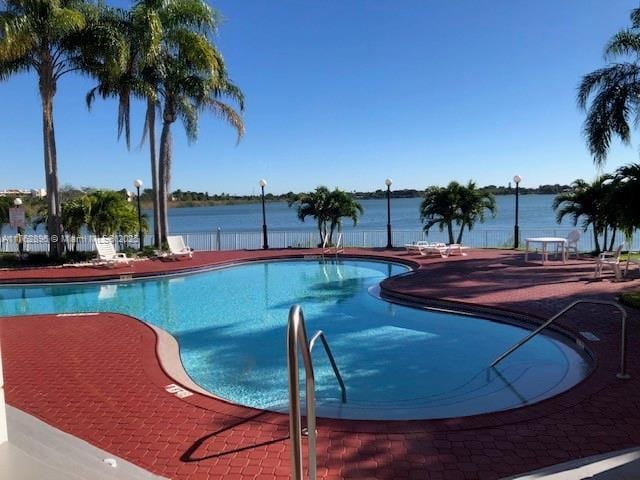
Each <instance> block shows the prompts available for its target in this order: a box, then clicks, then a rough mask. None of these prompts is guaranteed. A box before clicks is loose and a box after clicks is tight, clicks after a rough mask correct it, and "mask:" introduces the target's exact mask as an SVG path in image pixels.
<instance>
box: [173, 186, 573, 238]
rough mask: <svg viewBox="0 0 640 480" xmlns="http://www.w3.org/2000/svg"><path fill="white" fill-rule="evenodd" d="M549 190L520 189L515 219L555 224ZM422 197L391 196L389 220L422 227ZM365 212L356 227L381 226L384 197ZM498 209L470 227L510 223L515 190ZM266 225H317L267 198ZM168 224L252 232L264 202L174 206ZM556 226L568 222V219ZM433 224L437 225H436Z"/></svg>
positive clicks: (184, 229) (367, 204)
mask: <svg viewBox="0 0 640 480" xmlns="http://www.w3.org/2000/svg"><path fill="white" fill-rule="evenodd" d="M553 198H554V196H553V195H521V196H520V209H519V210H520V215H519V217H520V218H519V224H520V227H521V228H523V229H527V228H531V229H553V228H557V227H559V225H558V224H557V223H556V221H555V213H554V211H553V209H552V208H551V205H552V203H553ZM421 202H422V199H421V198H397V199H391V223H392V225H393V228H394V230H421V229H422V224H421V223H420V213H419V207H420V203H421ZM360 203H361V204H362V207H363V208H364V213H363V215H362V217H361V218H360V221H359V222H358V225H357V226H356V227H355V229H356V230H384V229H386V225H387V201H386V199H379V200H378V199H375V200H361V201H360ZM496 204H497V214H496V217H495V218H491V216H490V215H489V216H487V218H486V219H485V222H484V223H482V224H481V223H478V224H477V225H476V226H475V227H474V229H478V230H480V229H482V230H485V229H486V230H502V229H513V225H514V220H515V219H514V216H515V196H514V195H500V196H497V197H496ZM266 208H267V225H268V227H269V229H270V230H283V231H284V230H286V231H300V230H315V228H316V226H315V223H314V220H313V219H312V218H308V219H307V220H305V222H301V221H300V220H298V218H297V215H296V208H295V206H294V207H291V208H289V206H288V205H287V203H286V202H270V203H267V206H266ZM169 225H170V229H171V231H172V232H175V233H192V232H203V231H215V230H216V229H217V228H220V229H222V230H223V231H229V232H250V231H255V230H259V229H260V228H262V207H261V205H260V204H259V203H255V204H242V205H221V206H215V207H193V208H173V209H170V210H169ZM560 227H566V228H569V227H571V222H570V221H569V220H568V219H565V221H564V222H563V223H562V225H560ZM353 229H354V227H353V226H352V222H351V220H345V222H344V230H346V231H348V230H353ZM434 230H437V227H435V228H434Z"/></svg>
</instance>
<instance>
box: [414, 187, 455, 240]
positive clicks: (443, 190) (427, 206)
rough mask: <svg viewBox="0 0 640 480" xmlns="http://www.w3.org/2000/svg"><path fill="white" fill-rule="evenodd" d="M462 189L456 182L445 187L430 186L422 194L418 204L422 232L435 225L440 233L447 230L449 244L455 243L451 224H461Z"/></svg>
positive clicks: (427, 232) (426, 231) (427, 231)
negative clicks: (422, 198)
mask: <svg viewBox="0 0 640 480" xmlns="http://www.w3.org/2000/svg"><path fill="white" fill-rule="evenodd" d="M463 189H464V187H463V186H462V185H460V184H459V183H458V182H450V183H449V185H447V186H446V187H438V186H432V187H429V188H427V190H426V191H425V193H424V200H422V203H421V204H420V220H421V221H422V222H423V223H424V227H423V229H424V232H425V233H426V234H427V235H428V234H429V230H430V229H431V228H432V227H433V226H434V225H437V226H438V227H439V228H440V231H443V230H444V228H445V227H446V228H447V233H448V234H449V243H455V242H454V238H453V224H454V223H458V224H459V223H461V222H462V216H461V211H460V199H461V195H462V191H463Z"/></svg>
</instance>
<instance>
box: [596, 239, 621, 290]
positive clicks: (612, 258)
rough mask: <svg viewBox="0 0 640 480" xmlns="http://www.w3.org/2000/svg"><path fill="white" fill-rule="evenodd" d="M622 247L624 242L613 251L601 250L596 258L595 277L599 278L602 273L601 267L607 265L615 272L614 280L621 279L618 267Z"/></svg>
mask: <svg viewBox="0 0 640 480" xmlns="http://www.w3.org/2000/svg"><path fill="white" fill-rule="evenodd" d="M623 248H624V243H621V244H620V245H619V246H618V248H616V251H615V252H602V253H601V254H600V256H599V257H598V258H597V259H596V272H595V278H600V275H602V267H609V268H611V270H613V273H614V274H615V277H616V281H618V280H621V279H622V271H621V269H620V254H621V253H622V249H623Z"/></svg>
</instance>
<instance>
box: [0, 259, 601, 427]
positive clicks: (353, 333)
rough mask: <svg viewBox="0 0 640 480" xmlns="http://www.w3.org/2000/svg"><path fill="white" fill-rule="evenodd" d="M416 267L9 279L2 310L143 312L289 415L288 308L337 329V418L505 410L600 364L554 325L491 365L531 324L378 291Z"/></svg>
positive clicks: (186, 348) (331, 399) (239, 387)
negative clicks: (33, 281) (22, 283)
mask: <svg viewBox="0 0 640 480" xmlns="http://www.w3.org/2000/svg"><path fill="white" fill-rule="evenodd" d="M406 271H407V267H405V266H402V265H399V264H394V263H389V262H381V261H370V260H355V259H345V260H340V261H332V262H322V261H319V260H280V261H271V262H251V263H247V264H242V265H237V266H231V267H227V268H220V269H215V270H211V271H207V272H201V273H195V274H189V275H183V276H174V277H167V278H157V279H149V280H140V281H130V282H122V283H106V284H74V285H55V286H28V287H6V288H0V315H22V314H29V313H53V312H55V313H72V312H95V311H113V312H120V313H125V314H128V315H132V316H134V317H137V318H140V319H142V320H144V321H146V322H148V323H150V324H153V325H156V326H158V327H161V328H163V329H165V330H167V331H168V332H169V333H171V334H172V335H173V336H174V337H175V338H176V339H177V341H178V343H179V345H180V355H181V359H182V362H183V364H184V367H185V370H186V371H187V373H188V374H189V375H190V376H191V378H192V379H193V380H194V381H195V382H196V383H198V384H199V385H201V386H202V387H203V388H205V389H206V390H208V391H210V392H212V393H213V394H215V395H217V396H219V397H222V398H225V399H227V400H229V401H232V402H234V403H238V404H242V405H247V406H252V407H258V408H266V409H273V410H284V409H286V405H287V399H288V397H287V396H288V392H287V374H286V352H285V337H286V321H287V313H288V310H289V308H290V306H291V305H292V304H294V303H298V304H300V305H301V306H302V307H303V309H304V313H305V320H306V323H307V330H308V332H309V334H310V335H311V334H313V332H315V331H316V330H320V329H321V330H323V331H324V332H325V335H326V336H327V338H328V340H329V343H330V345H331V348H332V350H333V353H334V356H335V358H336V361H337V364H338V366H339V368H340V370H341V373H342V375H343V377H344V381H345V384H346V387H347V392H348V402H347V404H344V405H343V404H341V403H340V390H339V387H338V385H337V383H336V379H335V377H334V376H333V373H332V371H331V369H330V366H329V364H328V361H327V359H326V357H325V355H324V352H323V351H322V349H316V350H314V353H313V356H314V364H315V369H316V387H317V402H318V414H319V415H321V416H330V417H336V418H354V419H359V418H361V419H418V418H445V417H456V416H466V415H473V414H478V413H485V412H491V411H498V410H505V409H510V408H515V407H519V406H522V405H527V404H531V403H535V402H537V401H540V400H542V399H544V398H549V397H551V396H553V395H556V394H558V393H560V392H562V391H564V390H566V389H568V388H570V387H571V386H573V385H575V384H576V383H577V382H579V381H580V380H581V379H582V378H584V377H585V376H586V375H587V374H588V373H589V371H590V369H591V362H590V359H589V357H588V355H587V354H585V352H583V351H581V350H580V349H579V348H577V347H576V346H575V345H574V344H572V342H571V341H570V339H567V338H564V337H562V336H561V335H559V334H554V333H552V332H549V333H548V334H547V335H539V336H537V337H535V338H534V339H533V340H532V341H530V342H529V343H527V344H526V345H525V346H523V347H522V348H521V349H519V350H518V351H516V352H515V353H514V354H513V355H511V356H510V357H508V358H507V359H505V360H504V361H503V362H501V363H500V364H499V365H498V367H497V369H489V368H488V365H489V364H490V363H491V361H492V360H493V359H494V358H495V357H496V356H497V355H499V354H500V353H502V352H503V351H504V350H505V349H506V348H507V347H509V346H510V345H511V344H513V343H515V342H516V341H518V340H519V339H521V338H522V337H524V336H525V335H526V334H527V333H528V331H527V330H526V329H525V328H522V327H520V326H516V325H511V324H506V323H503V322H496V321H491V320H487V319H481V318H478V317H473V316H468V315H462V314H451V313H445V312H439V311H434V310H425V309H416V308H409V307H405V306H400V305H396V304H392V303H389V302H386V301H384V300H382V299H380V298H377V297H376V296H375V295H372V294H371V293H370V292H369V290H370V288H371V287H375V286H376V285H378V284H379V282H380V281H382V280H383V279H384V278H386V277H388V276H392V275H397V274H400V273H403V272H406ZM61 321H63V320H62V319H61Z"/></svg>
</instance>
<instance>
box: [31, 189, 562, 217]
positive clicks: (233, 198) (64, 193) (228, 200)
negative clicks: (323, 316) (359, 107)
mask: <svg viewBox="0 0 640 480" xmlns="http://www.w3.org/2000/svg"><path fill="white" fill-rule="evenodd" d="M96 190H97V189H96V188H93V187H81V188H77V187H73V186H71V185H64V186H62V187H61V188H60V197H61V200H62V202H65V201H68V200H71V199H74V198H78V197H81V196H83V195H85V194H90V193H92V192H95V191H96ZM479 190H480V191H482V192H487V193H492V194H494V195H513V194H514V193H515V188H514V187H513V186H511V184H509V185H507V186H496V185H487V186H485V187H482V188H480V189H479ZM568 191H571V187H570V186H569V185H560V184H557V183H556V184H555V185H540V186H539V187H537V188H524V187H520V193H521V194H523V195H528V194H549V195H557V194H558V193H562V192H568ZM120 192H121V193H122V194H123V195H124V196H126V195H127V193H133V192H127V190H125V189H122V190H120ZM348 193H349V194H350V195H352V196H353V198H355V199H357V200H367V199H376V198H380V199H382V198H386V196H387V191H386V190H382V189H381V190H376V191H375V192H357V191H353V192H348ZM298 195H299V194H298V193H294V192H287V193H285V194H280V195H274V194H273V193H265V196H264V197H265V200H267V201H268V202H286V201H293V200H294V199H295V198H296V197H297V196H298ZM423 196H424V190H416V189H413V188H407V189H403V190H391V197H392V198H421V197H423ZM152 199H153V196H152V190H151V189H150V188H145V189H144V190H143V191H141V192H140V200H141V203H142V206H143V208H151V205H152V201H153V200H152ZM23 200H24V201H25V207H27V209H28V210H29V209H30V207H31V208H33V210H34V211H35V209H36V208H35V207H36V206H38V205H42V204H44V200H43V199H36V198H28V197H25V198H23ZM131 200H132V201H135V197H131ZM169 200H170V202H169V205H170V206H171V207H201V206H214V205H235V204H242V203H256V202H259V201H260V195H232V194H230V193H224V192H223V193H214V194H210V193H209V192H194V191H191V190H175V191H174V192H172V193H171V198H170V199H169Z"/></svg>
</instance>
